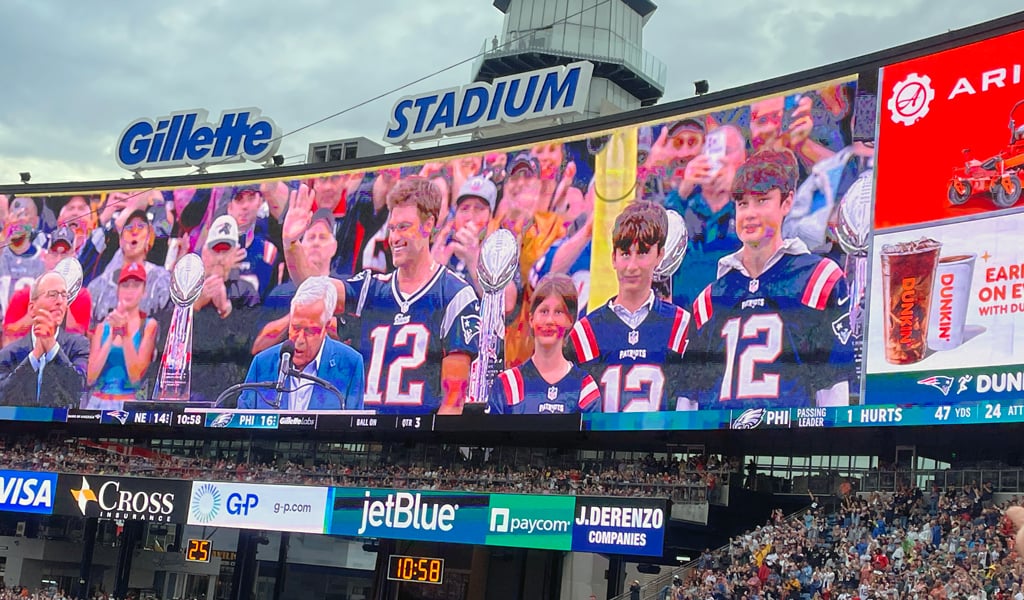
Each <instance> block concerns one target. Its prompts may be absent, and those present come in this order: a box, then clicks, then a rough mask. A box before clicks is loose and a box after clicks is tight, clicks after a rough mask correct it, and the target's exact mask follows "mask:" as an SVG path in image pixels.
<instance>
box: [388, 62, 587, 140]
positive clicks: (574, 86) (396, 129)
mask: <svg viewBox="0 0 1024 600" xmlns="http://www.w3.org/2000/svg"><path fill="white" fill-rule="evenodd" d="M593 72H594V65H593V64H592V63H589V62H586V61H581V62H574V63H571V64H568V65H565V66H559V67H550V68H547V69H539V70H537V71H529V72H527V73H520V74H517V75H510V76H508V77H498V78H497V79H495V80H494V81H493V82H492V83H487V82H477V83H471V84H468V85H464V86H462V87H458V88H449V89H444V90H438V91H435V92H430V93H427V94H421V95H418V96H405V97H403V98H401V99H399V100H398V102H396V103H395V105H394V107H392V109H391V120H390V122H389V123H388V127H387V131H386V132H385V133H384V140H385V141H387V142H390V143H392V144H400V143H402V142H406V141H412V140H417V139H423V138H432V137H435V136H439V135H450V134H454V133H458V132H462V131H468V130H472V129H480V128H483V127H490V126H494V125H500V124H503V123H518V122H519V121H523V120H526V119H536V118H540V117H550V116H554V115H559V114H564V113H570V112H582V111H583V108H584V106H585V105H586V103H587V96H588V94H589V93H590V78H591V76H592V75H593Z"/></svg>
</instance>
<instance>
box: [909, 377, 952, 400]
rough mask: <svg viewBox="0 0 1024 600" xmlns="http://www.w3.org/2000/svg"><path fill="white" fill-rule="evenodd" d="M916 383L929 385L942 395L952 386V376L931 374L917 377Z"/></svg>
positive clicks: (947, 392) (947, 393) (946, 393)
mask: <svg viewBox="0 0 1024 600" xmlns="http://www.w3.org/2000/svg"><path fill="white" fill-rule="evenodd" d="M917 383H918V385H930V386H931V387H933V388H935V389H937V390H939V391H940V392H942V395H943V396H948V395H949V390H950V388H952V387H953V378H952V377H949V376H948V375H932V376H931V377H925V378H924V379H918V380H917Z"/></svg>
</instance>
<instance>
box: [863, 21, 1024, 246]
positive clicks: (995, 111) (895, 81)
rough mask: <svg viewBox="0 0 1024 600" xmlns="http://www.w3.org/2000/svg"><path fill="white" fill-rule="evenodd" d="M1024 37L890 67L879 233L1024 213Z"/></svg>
mask: <svg viewBox="0 0 1024 600" xmlns="http://www.w3.org/2000/svg"><path fill="white" fill-rule="evenodd" d="M1022 45H1024V31H1018V32H1015V33H1011V34H1007V35H1003V36H1000V37H996V38H992V39H989V40H985V41H983V42H977V43H974V44H970V45H968V46H962V47H960V48H955V49H952V50H947V51H945V52H940V53H937V54H932V55H929V56H925V57H923V58H918V59H915V60H909V61H906V62H902V63H898V64H895V65H892V66H889V67H885V68H884V69H883V70H882V81H881V85H880V90H879V91H880V94H881V109H880V115H879V121H880V125H879V127H880V128H879V144H878V173H877V180H876V192H875V193H876V200H875V226H876V228H887V227H899V226H904V225H911V224H915V223H926V222H930V221H938V220H942V219H951V218H957V217H963V216H968V215H974V214H979V213H988V212H991V211H994V210H1003V209H1008V208H1011V207H1014V206H1020V205H1021V204H1019V201H1020V196H1021V177H1022V174H1021V169H1022V166H1024V102H1022V101H1024V85H1021V83H1022V65H1021V64H1019V63H1020V62H1022V61H1019V60H1014V58H1013V57H1015V56H1018V55H1019V52H1020V48H1021V47H1022Z"/></svg>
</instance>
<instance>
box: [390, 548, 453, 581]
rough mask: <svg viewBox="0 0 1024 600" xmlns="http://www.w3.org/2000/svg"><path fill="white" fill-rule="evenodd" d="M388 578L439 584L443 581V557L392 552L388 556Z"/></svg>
mask: <svg viewBox="0 0 1024 600" xmlns="http://www.w3.org/2000/svg"><path fill="white" fill-rule="evenodd" d="M388 579H390V580H391V581H407V582H411V583H433V584H437V585H440V584H441V583H444V559H443V558H427V557H423V556H399V555H397V554H393V555H391V557H390V558H388Z"/></svg>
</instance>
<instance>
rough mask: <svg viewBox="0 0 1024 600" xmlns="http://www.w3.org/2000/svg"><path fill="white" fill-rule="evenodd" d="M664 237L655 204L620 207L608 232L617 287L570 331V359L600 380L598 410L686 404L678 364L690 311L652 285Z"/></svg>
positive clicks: (669, 407)
mask: <svg viewBox="0 0 1024 600" xmlns="http://www.w3.org/2000/svg"><path fill="white" fill-rule="evenodd" d="M667 236H668V217H667V216H666V213H665V209H664V208H663V207H662V206H661V205H658V204H655V203H653V202H634V203H632V204H630V205H629V206H627V207H626V209H625V210H623V211H622V213H621V214H620V215H619V216H618V217H617V218H616V219H615V227H614V229H613V232H612V247H613V250H612V252H613V254H612V266H613V267H614V269H615V275H616V277H617V279H618V281H619V293H618V295H617V296H615V297H614V298H612V299H611V300H610V301H609V302H608V303H607V304H605V305H604V306H601V307H599V308H597V309H596V310H594V311H593V312H591V313H590V314H589V315H587V316H585V317H583V318H582V319H580V320H579V321H578V322H577V323H576V325H575V326H574V327H573V329H572V333H571V334H570V337H571V339H572V346H573V350H574V351H575V354H576V358H577V359H578V361H579V363H580V364H581V366H582V367H583V368H584V369H586V370H587V371H588V372H590V373H591V374H592V375H593V376H594V379H595V380H597V383H598V384H599V385H600V388H601V397H602V398H603V399H604V400H603V410H604V412H634V411H657V410H677V409H681V408H688V407H689V400H690V399H689V396H688V395H685V394H684V393H683V390H684V389H685V388H684V385H685V384H686V379H687V378H686V377H685V376H684V374H683V372H682V370H683V352H684V351H685V350H686V344H687V333H688V328H689V325H690V313H688V312H687V311H685V310H683V309H682V308H679V307H678V306H675V305H674V304H671V303H670V302H667V301H665V300H662V299H661V298H658V297H657V296H656V295H655V293H654V290H653V289H652V285H653V283H654V269H655V268H656V267H657V266H658V263H660V262H661V259H662V257H663V256H664V254H665V240H666V238H667Z"/></svg>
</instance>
